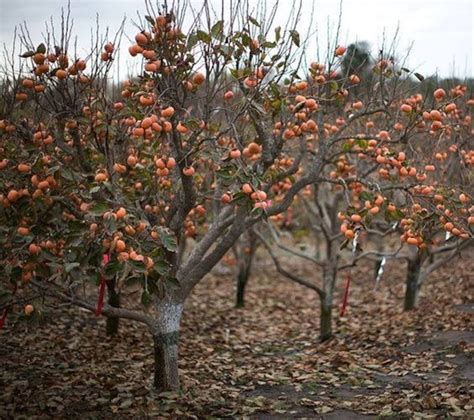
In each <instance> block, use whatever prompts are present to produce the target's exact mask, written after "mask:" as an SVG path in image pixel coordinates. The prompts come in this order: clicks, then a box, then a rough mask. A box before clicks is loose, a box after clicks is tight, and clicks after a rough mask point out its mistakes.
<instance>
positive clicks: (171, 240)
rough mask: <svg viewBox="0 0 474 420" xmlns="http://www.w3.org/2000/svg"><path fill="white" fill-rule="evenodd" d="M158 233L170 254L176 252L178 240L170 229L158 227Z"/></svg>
mask: <svg viewBox="0 0 474 420" xmlns="http://www.w3.org/2000/svg"><path fill="white" fill-rule="evenodd" d="M157 230H158V233H159V235H160V240H161V243H162V244H163V246H164V247H165V248H166V249H167V250H168V251H170V252H175V251H176V249H177V247H178V244H177V243H176V238H175V237H174V235H173V234H172V233H171V231H170V230H169V229H166V228H164V227H161V226H160V227H158V229H157Z"/></svg>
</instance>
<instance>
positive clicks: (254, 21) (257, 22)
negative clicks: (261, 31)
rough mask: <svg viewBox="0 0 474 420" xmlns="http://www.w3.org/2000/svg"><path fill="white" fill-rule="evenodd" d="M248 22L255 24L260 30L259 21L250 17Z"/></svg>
mask: <svg viewBox="0 0 474 420" xmlns="http://www.w3.org/2000/svg"><path fill="white" fill-rule="evenodd" d="M248 20H249V21H250V22H251V23H253V24H254V25H255V26H258V27H259V28H260V23H259V21H258V20H257V19H255V18H253V17H252V16H250V15H249V16H248Z"/></svg>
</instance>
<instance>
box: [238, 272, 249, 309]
mask: <svg viewBox="0 0 474 420" xmlns="http://www.w3.org/2000/svg"><path fill="white" fill-rule="evenodd" d="M248 274H249V273H248V272H246V270H241V269H239V272H238V274H237V295H236V300H235V307H236V308H243V307H244V304H245V286H246V285H247V281H248V279H249V276H248Z"/></svg>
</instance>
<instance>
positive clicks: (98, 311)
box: [95, 254, 110, 316]
mask: <svg viewBox="0 0 474 420" xmlns="http://www.w3.org/2000/svg"><path fill="white" fill-rule="evenodd" d="M109 261H110V256H109V254H104V255H102V262H103V263H104V269H105V267H106V266H107V264H108V263H109ZM105 285H106V280H105V276H104V274H102V275H101V277H100V285H99V297H98V299H97V306H96V309H95V316H99V315H101V314H102V309H104V296H105Z"/></svg>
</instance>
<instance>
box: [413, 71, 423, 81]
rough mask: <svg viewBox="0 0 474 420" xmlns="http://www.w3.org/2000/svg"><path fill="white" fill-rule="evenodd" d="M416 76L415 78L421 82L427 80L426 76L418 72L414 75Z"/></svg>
mask: <svg viewBox="0 0 474 420" xmlns="http://www.w3.org/2000/svg"><path fill="white" fill-rule="evenodd" d="M413 74H414V75H415V77H416V78H417V79H418V80H419V81H420V82H422V81H423V80H425V76H423V75H422V74H420V73H418V72H415V73H413Z"/></svg>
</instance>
